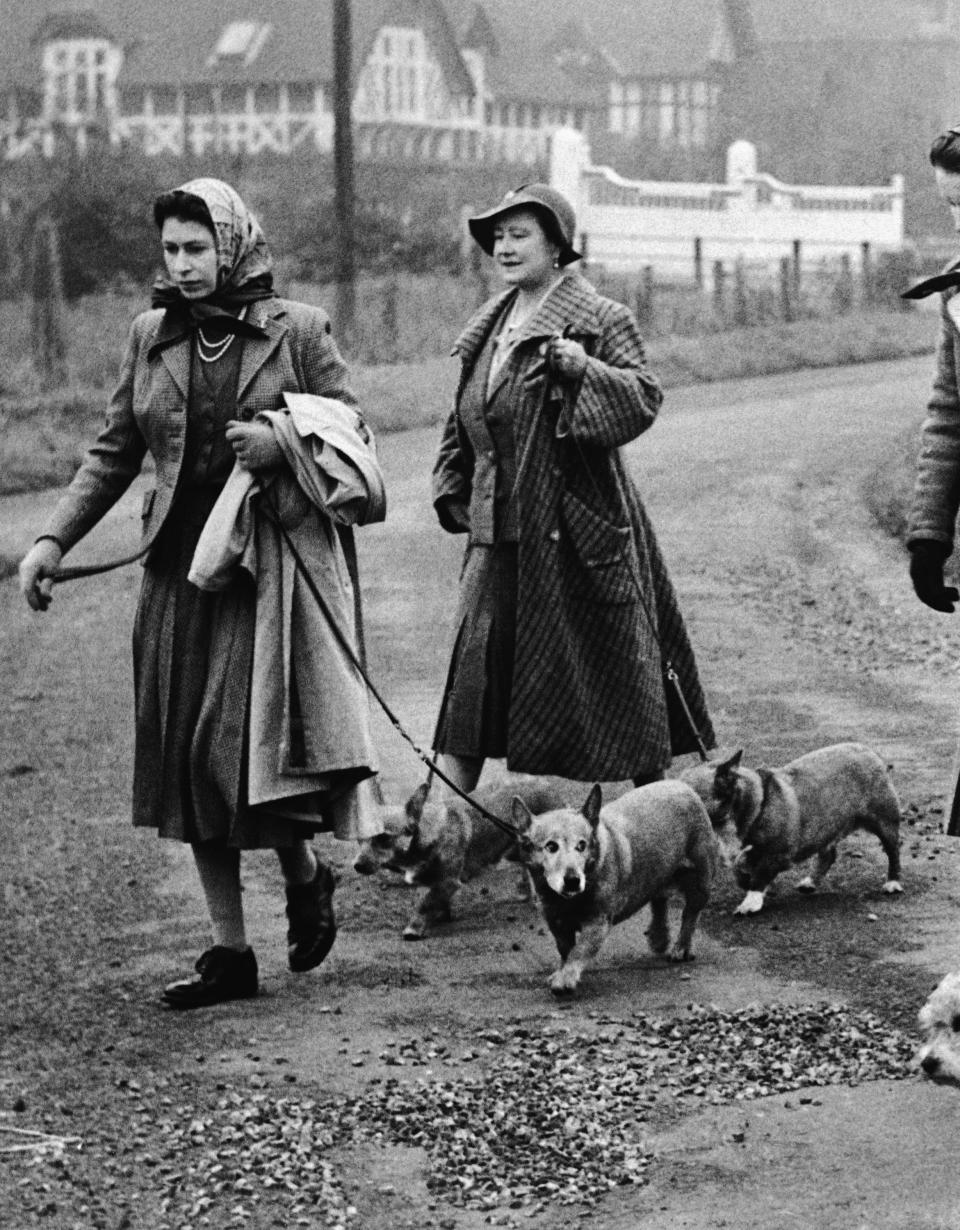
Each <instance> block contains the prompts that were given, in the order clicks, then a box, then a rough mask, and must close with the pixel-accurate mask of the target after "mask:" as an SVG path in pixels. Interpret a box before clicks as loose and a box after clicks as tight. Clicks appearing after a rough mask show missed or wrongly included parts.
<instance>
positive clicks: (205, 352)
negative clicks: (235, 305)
mask: <svg viewBox="0 0 960 1230" xmlns="http://www.w3.org/2000/svg"><path fill="white" fill-rule="evenodd" d="M246 315H247V309H246V306H244V308H243V310H242V311H241V312H240V319H241V320H244V319H245V318H246ZM236 336H237V335H236V334H235V333H228V334H227V336H226V337H225V338H224V339H223V341H222V342H211V341H210V340H209V338H206V337H204V335H203V329H202V328H201V327H200V326H199V325H198V326H197V355H198V356H199V358H200V362H201V363H216V361H217V359H222V358H223V356H224V355H225V354H226V353H227V351H228V350H229V349H230V347H231V346H232V345H233V339H234V338H235V337H236Z"/></svg>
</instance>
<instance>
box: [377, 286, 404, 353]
mask: <svg viewBox="0 0 960 1230" xmlns="http://www.w3.org/2000/svg"><path fill="white" fill-rule="evenodd" d="M380 323H381V327H382V329H383V334H382V348H383V349H382V353H383V356H384V358H386V360H387V362H388V363H396V362H397V360H398V359H399V357H400V280H399V279H398V278H397V276H396V274H391V275H390V277H388V278H387V280H386V282H385V283H384V286H383V309H382V312H381V316H380Z"/></svg>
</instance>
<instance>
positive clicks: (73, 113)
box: [43, 38, 121, 123]
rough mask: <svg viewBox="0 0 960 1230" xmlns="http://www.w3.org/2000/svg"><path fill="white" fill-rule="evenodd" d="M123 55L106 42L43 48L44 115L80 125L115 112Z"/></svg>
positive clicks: (71, 41) (86, 40) (77, 42)
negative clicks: (81, 122) (118, 77)
mask: <svg viewBox="0 0 960 1230" xmlns="http://www.w3.org/2000/svg"><path fill="white" fill-rule="evenodd" d="M120 61H121V52H120V50H119V49H118V48H116V47H114V46H113V44H112V43H110V42H108V41H107V40H106V39H96V38H84V39H53V40H51V41H50V42H48V43H47V44H46V45H45V46H44V50H43V77H44V114H45V115H46V117H47V118H48V119H56V120H63V121H65V122H66V123H78V122H80V121H81V120H91V119H94V118H95V117H98V116H100V117H102V116H104V115H106V114H108V113H110V112H112V111H114V110H115V109H116V105H117V75H118V73H119V70H120Z"/></svg>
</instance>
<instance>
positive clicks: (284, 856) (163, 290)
mask: <svg viewBox="0 0 960 1230" xmlns="http://www.w3.org/2000/svg"><path fill="white" fill-rule="evenodd" d="M154 218H155V221H156V225H157V228H158V231H159V235H160V243H161V248H162V253H163V262H164V273H163V274H162V275H161V277H160V278H159V279H158V281H157V283H156V284H155V286H154V294H153V308H152V310H151V311H147V312H144V313H142V314H141V315H139V316H138V317H137V318H136V319H135V320H134V322H133V326H132V329H131V332H130V337H129V341H128V345H127V350H126V354H125V357H124V360H123V364H122V369H121V374H120V380H119V384H118V386H117V389H116V391H115V393H114V395H113V397H112V399H111V401H110V404H109V408H108V413H107V421H106V425H105V427H104V429H103V430H102V432H101V433H100V435H99V437H98V439H97V441H96V443H95V444H94V445H93V447H92V448H91V449H90V451H89V452H88V453H87V455H86V457H85V458H84V460H83V462H82V464H81V466H80V468H79V470H78V472H77V475H76V477H75V478H74V480H73V482H72V483H71V484H70V486H69V488H68V489H67V490H66V492H65V494H64V495H63V496H62V498H61V499H60V501H59V503H58V504H57V506H56V508H55V510H54V512H53V515H52V517H51V518H50V520H49V521H48V523H47V524H46V526H45V527H44V529H43V532H42V534H41V535H40V536H39V538H38V539H37V540H36V542H35V544H34V546H33V547H32V548H31V550H30V551H29V552H28V554H27V555H26V557H25V558H24V560H23V562H22V564H21V567H20V581H21V588H22V590H23V592H24V594H25V596H26V598H27V601H28V602H29V604H30V606H31V607H32V608H34V609H35V610H43V609H45V608H46V607H47V606H48V605H49V602H50V597H51V588H52V585H53V584H54V581H55V579H56V575H57V571H58V568H59V566H60V561H61V558H62V556H63V555H64V554H65V553H66V552H67V551H69V550H70V549H71V548H72V547H73V546H74V545H75V544H76V543H77V542H78V541H79V540H80V539H81V538H82V537H83V536H84V534H86V533H87V531H88V530H90V529H91V528H92V527H93V526H94V525H95V524H96V523H97V522H98V521H99V520H100V518H101V517H103V515H104V514H105V513H106V512H107V511H108V509H109V508H110V507H111V506H112V505H113V504H114V503H115V502H116V501H117V500H118V499H119V498H120V496H121V495H122V494H123V492H124V491H125V490H126V489H127V487H128V486H129V485H130V483H131V482H132V481H133V479H134V478H135V477H136V476H137V475H138V474H139V472H140V469H141V465H142V462H143V460H144V457H145V455H146V454H147V453H150V454H151V455H152V457H153V461H154V463H155V467H156V483H155V486H154V487H153V489H152V490H151V491H150V492H149V493H148V494H147V496H146V498H145V501H144V507H143V537H142V539H141V544H140V548H141V549H140V552H139V554H140V555H141V556H142V558H143V564H144V569H145V571H144V577H143V585H142V588H141V592H140V599H139V604H138V609H137V614H136V619H135V624H134V638H133V641H134V643H133V652H134V686H135V700H136V741H135V754H134V772H133V822H134V824H136V825H142V826H146V827H151V828H154V829H156V830H157V832H158V833H159V835H160V836H161V837H167V838H174V839H177V840H180V841H183V842H187V843H189V844H190V846H191V847H192V849H193V855H194V859H195V862H196V866H197V870H198V872H199V878H200V882H201V885H202V888H203V892H204V896H205V899H206V903H207V907H208V911H209V914H210V920H211V923H212V929H213V940H214V943H213V946H212V947H211V948H210V949H208V950H207V951H206V952H204V953H203V954H202V956H201V957H200V959H199V961H198V962H197V965H196V977H190V978H186V979H182V980H179V981H176V982H173V983H171V984H170V985H168V986H167V987H166V988H165V989H164V992H163V996H164V999H165V1001H166V1002H167V1004H169V1005H170V1006H171V1007H174V1008H194V1007H201V1006H204V1005H207V1004H213V1003H217V1002H220V1001H222V1000H227V999H236V998H246V997H250V996H254V995H256V994H257V990H258V970H257V963H256V958H255V956H254V953H253V950H252V948H251V947H250V946H249V944H248V942H247V936H246V931H245V923H244V914H243V907H242V901H241V880H240V854H241V851H242V850H248V849H257V848H273V849H275V850H276V851H277V854H278V856H279V860H280V866H281V868H282V871H283V875H284V879H285V882H286V897H287V916H288V921H289V930H288V960H289V965H290V968H291V969H293V970H295V971H304V970H309V969H312V968H314V967H315V966H317V965H319V964H320V962H321V961H323V959H324V957H325V956H326V955H327V953H328V951H329V949H330V947H331V945H332V944H333V941H334V936H335V933H336V924H335V919H334V912H333V901H332V899H333V889H334V883H335V881H334V876H333V873H332V871H331V869H330V868H329V867H327V866H325V865H324V864H323V863H322V862H321V861H320V859H319V858H318V856H317V853H316V850H315V848H314V846H313V844H312V841H311V839H312V837H313V835H314V834H315V833H316V832H317V831H319V830H320V829H324V828H334V830H335V831H336V835H337V836H338V837H343V838H350V837H353V838H363V837H365V836H369V835H370V834H371V832H372V831H373V830H375V829H376V827H377V826H376V824H375V822H374V821H373V820H372V817H370V816H368V815H366V814H365V813H364V809H362V808H361V807H360V806H359V797H360V792H359V791H358V786H359V784H360V783H361V782H363V781H364V780H365V779H367V778H369V777H370V776H371V775H372V774H373V773H374V771H375V770H374V757H373V749H372V746H371V740H370V735H369V729H368V711H367V699H366V693H365V690H364V686H363V683H362V680H361V678H360V676H359V674H358V672H357V670H356V668H355V666H354V664H353V663H352V662H351V660H350V654H349V653H348V652H346V650H345V649H344V647H343V645H342V643H338V642H337V641H336V639H335V638H334V637H333V636H332V634H331V632H330V629H329V627H328V626H326V625H325V624H324V620H323V618H322V617H321V615H320V614H319V613H318V611H317V609H316V604H312V603H311V601H310V597H309V596H308V595H307V594H306V593H305V591H304V589H303V583H302V578H301V577H300V576H299V574H298V573H297V572H296V569H295V568H294V567H293V566H292V564H291V561H290V558H289V549H288V548H285V547H284V541H283V536H282V533H281V531H280V530H279V528H278V526H277V523H276V520H274V519H271V516H272V517H274V518H275V517H276V516H277V515H279V517H280V520H281V522H282V524H283V526H284V527H285V528H286V530H287V532H288V533H289V534H293V535H295V536H296V538H297V541H298V543H299V545H300V547H301V550H302V551H303V553H304V554H305V555H306V556H308V557H309V558H311V559H312V560H313V562H314V564H315V565H316V566H317V568H318V569H319V573H320V584H321V587H322V588H323V589H324V594H325V598H326V601H327V604H328V606H329V608H330V610H331V611H332V613H333V616H334V618H335V619H336V620H337V621H338V623H339V625H340V627H341V632H342V633H344V634H345V636H346V637H347V642H348V643H352V646H353V648H354V649H355V650H356V649H357V647H358V646H359V644H360V641H361V637H360V632H361V629H360V623H359V602H358V599H357V595H356V589H355V581H356V567H355V564H356V557H355V554H354V552H353V550H352V545H353V544H352V538H351V531H350V529H349V524H348V523H350V522H354V523H356V522H360V521H364V520H375V519H378V518H382V516H383V501H382V489H377V474H378V471H377V470H376V464H375V457H374V454H373V452H372V442H371V440H370V436H369V433H368V431H367V429H366V427H365V425H364V424H363V421H362V419H361V418H360V415H359V413H358V412H357V411H356V410H355V409H354V402H355V399H354V397H353V395H352V393H351V391H350V388H349V384H348V381H347V372H346V368H345V364H344V362H343V359H342V358H341V355H340V353H339V351H338V349H337V346H336V344H335V342H334V341H333V338H332V337H331V333H330V322H329V320H328V318H327V316H326V314H325V313H324V312H323V311H322V310H320V309H319V308H314V307H309V306H307V305H305V304H301V303H295V302H290V301H287V300H283V299H279V298H277V297H276V296H275V295H274V291H273V279H272V274H271V260H270V254H269V251H268V248H267V244H266V241H265V239H264V236H263V233H262V231H261V229H260V226H259V224H258V222H257V220H256V218H255V217H254V216H253V214H252V213H251V212H250V211H249V210H248V209H247V208H246V206H245V205H244V203H243V201H242V200H241V199H240V197H239V196H238V195H237V193H236V192H235V191H234V190H233V189H232V188H231V187H230V186H229V185H228V184H225V183H223V182H222V181H220V180H216V179H208V178H204V179H196V180H192V181H190V182H189V183H186V184H184V185H183V186H182V187H180V188H177V189H175V190H173V191H171V192H166V193H164V194H162V195H161V196H160V197H159V198H158V199H157V201H156V202H155V206H154ZM304 393H305V394H308V395H315V396H313V397H312V398H307V399H304V398H302V397H301V398H299V399H298V398H292V399H288V398H286V397H285V395H289V394H304ZM317 395H318V396H317ZM305 402H306V405H304V403H305ZM288 407H292V408H288ZM331 424H332V437H331V434H330V431H329V430H327V429H328V428H331ZM331 440H332V441H333V443H334V444H336V445H337V448H336V449H335V450H334V452H331V449H330V447H329V446H330V443H331ZM325 447H326V452H325V451H324V450H325ZM331 456H333V457H334V458H335V462H334V465H333V471H334V473H333V475H332V476H331V475H327V474H324V473H323V472H322V463H323V460H324V458H326V459H327V460H329V458H330V457H331ZM350 457H358V458H359V461H360V468H359V471H356V470H354V469H350V468H349V467H347V470H345V469H344V466H345V465H346V460H347V459H349V458H350ZM357 473H361V474H365V475H366V478H367V479H369V480H370V481H369V484H368V486H367V487H365V486H364V482H363V481H359V482H355V481H354V479H355V478H356V475H357ZM345 474H346V478H344V475H345ZM344 482H346V484H347V486H348V487H349V486H350V484H351V483H352V484H353V486H352V489H351V490H350V491H349V492H348V493H347V498H345V499H341V500H340V502H339V505H338V504H337V500H336V499H331V500H329V501H328V500H327V497H328V496H330V494H331V492H332V491H334V489H336V490H340V491H341V494H342V488H343V483H344ZM338 484H339V486H338ZM371 490H372V494H371ZM225 501H226V505H227V507H226V508H225ZM198 546H199V547H200V548H201V549H200V550H199V551H198ZM285 550H287V554H286V556H285V554H284V552H285ZM201 556H202V560H201ZM121 562H123V561H121ZM188 574H189V579H188ZM201 585H202V586H203V588H199V587H198V586H201Z"/></svg>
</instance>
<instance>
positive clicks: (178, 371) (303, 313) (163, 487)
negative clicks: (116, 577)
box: [42, 299, 355, 553]
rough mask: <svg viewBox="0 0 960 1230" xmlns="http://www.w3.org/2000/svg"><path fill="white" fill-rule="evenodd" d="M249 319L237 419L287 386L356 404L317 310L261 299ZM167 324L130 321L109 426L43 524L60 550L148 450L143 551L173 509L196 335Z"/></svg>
mask: <svg viewBox="0 0 960 1230" xmlns="http://www.w3.org/2000/svg"><path fill="white" fill-rule="evenodd" d="M247 319H248V320H249V321H250V323H251V324H254V325H257V326H259V327H260V328H261V329H263V330H264V332H265V333H266V337H265V338H247V339H245V341H244V347H243V359H242V361H241V367H240V377H239V381H238V385H237V418H238V419H244V420H249V419H252V418H253V417H254V416H255V415H257V414H259V413H261V411H266V410H277V409H280V408H281V407H282V406H283V393H284V392H285V391H287V392H306V393H319V394H322V395H323V396H326V397H333V398H337V399H339V400H340V401H346V402H348V403H353V401H354V400H355V399H354V397H353V395H352V393H351V392H350V390H349V388H348V387H347V375H346V365H345V364H344V362H343V359H342V358H341V356H340V353H339V351H338V349H337V346H336V344H335V342H334V340H333V338H332V337H331V335H330V321H329V319H328V317H327V315H326V313H325V312H323V311H322V310H321V309H320V308H315V307H309V306H307V305H306V304H302V303H295V302H292V301H289V300H284V299H264V300H260V301H259V302H255V303H252V304H251V305H250V308H249V312H248V316H247ZM166 330H167V323H166V314H165V312H164V311H162V310H160V309H153V310H151V311H148V312H143V313H141V314H140V315H139V316H137V318H136V319H135V320H134V322H133V324H132V326H131V329H130V336H129V339H128V343H127V349H126V353H125V354H124V358H123V363H122V365H121V369H120V379H119V382H118V384H117V387H116V390H115V392H114V394H113V396H112V398H111V399H110V404H109V406H108V408H107V416H106V424H105V426H104V428H103V430H102V431H101V432H100V435H99V436H98V437H97V440H96V442H95V443H94V445H93V447H92V448H91V449H90V450H89V451H88V452H87V455H86V456H85V458H84V460H83V462H82V464H81V466H80V468H79V470H78V471H77V473H76V475H75V477H74V479H73V481H72V482H71V484H70V486H69V487H68V488H67V490H66V492H65V493H64V494H63V496H62V497H61V498H60V500H59V501H58V503H57V505H56V507H55V508H54V511H53V513H52V515H51V517H50V520H49V521H48V522H47V524H46V525H45V526H44V528H43V531H42V533H43V534H44V535H49V536H50V537H53V538H56V539H57V540H58V541H59V542H60V544H61V546H62V547H63V550H64V553H66V552H67V551H69V550H70V548H71V547H73V546H75V545H76V543H78V542H79V541H80V539H81V538H83V536H84V535H85V534H86V533H87V532H88V531H89V530H91V529H92V528H93V526H94V525H96V523H97V522H98V521H99V520H100V518H101V517H103V516H104V514H105V513H106V512H108V511H109V509H110V508H112V506H113V505H114V504H115V503H116V502H117V500H118V499H119V498H120V496H122V495H123V493H124V492H125V491H126V489H127V488H128V487H129V486H130V484H131V483H132V482H133V480H134V479H135V478H136V476H137V475H138V474H139V472H140V467H141V465H142V463H143V459H144V456H145V455H146V453H147V452H149V453H150V454H151V455H152V457H153V459H154V463H155V465H156V486H155V487H154V489H153V490H152V491H150V492H148V493H147V495H146V496H145V497H144V504H143V532H142V536H141V540H140V550H141V552H146V551H147V550H148V549H149V547H150V545H151V544H152V543H153V542H154V541H155V539H156V537H157V535H158V534H159V532H160V529H161V528H162V526H163V523H164V521H165V519H166V517H167V514H168V513H169V511H170V506H171V504H172V502H173V494H174V491H175V490H176V486H177V480H178V478H179V476H180V467H181V465H182V462H183V450H184V443H185V439H186V418H187V415H186V411H187V398H188V395H189V390H190V339H189V337H187V336H182V337H175V336H173V335H170V334H168V333H167V332H166Z"/></svg>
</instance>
